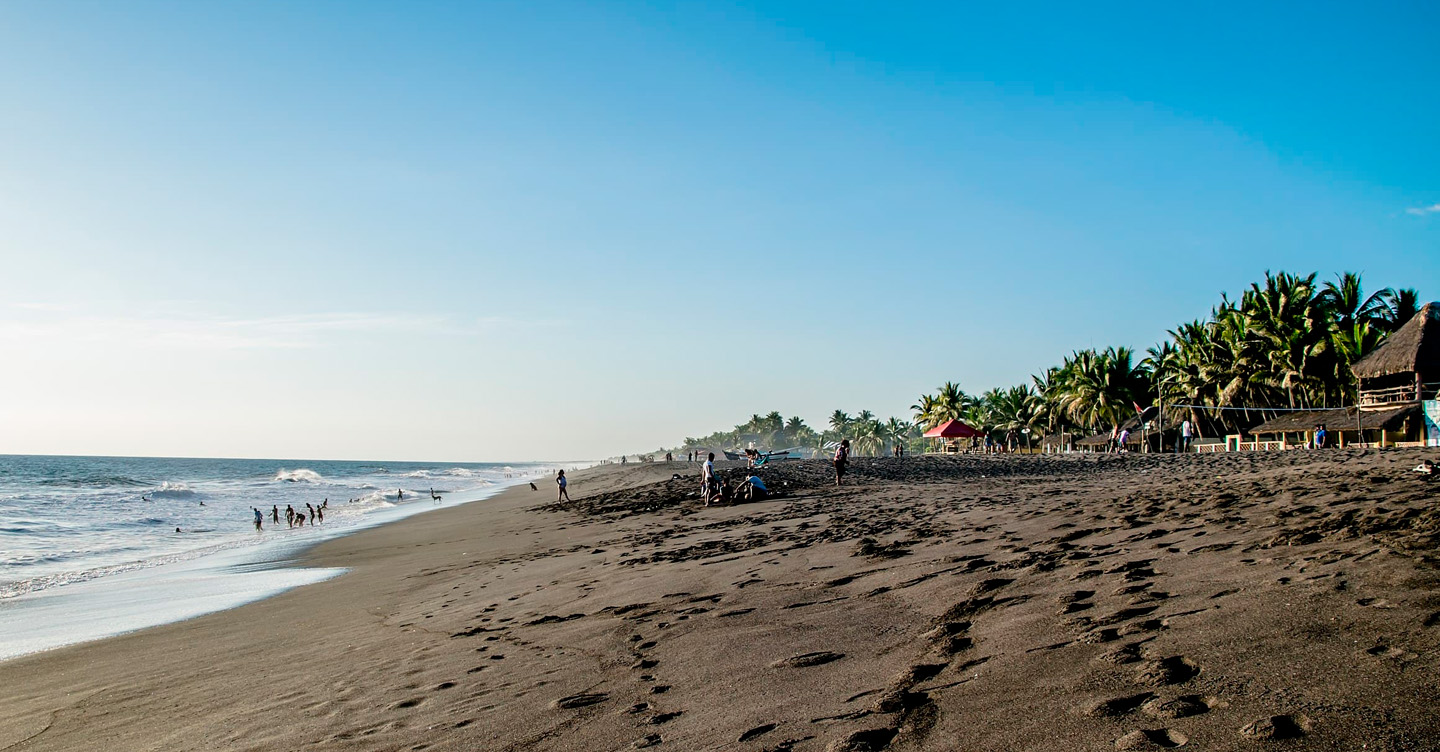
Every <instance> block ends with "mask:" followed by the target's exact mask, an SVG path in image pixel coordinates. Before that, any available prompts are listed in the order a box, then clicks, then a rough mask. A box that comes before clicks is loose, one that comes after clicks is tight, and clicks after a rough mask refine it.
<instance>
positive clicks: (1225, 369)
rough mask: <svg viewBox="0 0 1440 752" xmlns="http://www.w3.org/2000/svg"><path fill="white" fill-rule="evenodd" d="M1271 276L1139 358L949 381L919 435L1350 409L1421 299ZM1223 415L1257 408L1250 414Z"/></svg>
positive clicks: (1223, 423) (922, 412)
mask: <svg viewBox="0 0 1440 752" xmlns="http://www.w3.org/2000/svg"><path fill="white" fill-rule="evenodd" d="M1315 277H1316V275H1315V274H1313V273H1312V274H1309V275H1305V276H1300V275H1295V274H1289V273H1286V272H1279V273H1277V274H1271V273H1269V272H1266V274H1265V280H1264V282H1263V283H1262V282H1256V283H1252V284H1251V285H1250V287H1249V288H1248V289H1246V290H1245V291H1244V292H1243V293H1242V294H1241V295H1240V299H1239V300H1231V299H1230V297H1229V296H1227V295H1224V294H1222V295H1221V297H1220V302H1219V303H1218V304H1217V305H1216V306H1215V307H1214V308H1212V309H1211V311H1210V316H1209V317H1208V318H1206V319H1196V320H1194V321H1190V322H1186V323H1183V324H1181V325H1180V326H1178V327H1176V328H1175V329H1171V330H1170V331H1169V334H1170V337H1169V339H1167V340H1166V341H1164V342H1161V343H1160V344H1158V345H1155V346H1154V347H1151V348H1149V349H1148V350H1147V351H1146V353H1145V355H1144V357H1137V353H1135V352H1134V351H1133V350H1131V349H1130V348H1128V347H1119V346H1113V347H1106V348H1104V349H1089V350H1076V351H1074V352H1072V353H1071V354H1070V355H1069V356H1067V357H1066V358H1065V359H1064V360H1063V361H1062V362H1061V363H1060V364H1059V365H1056V366H1053V367H1051V368H1048V369H1046V370H1045V371H1044V372H1043V373H1039V374H1036V375H1034V376H1031V377H1030V383H1028V384H1020V385H1017V386H1012V387H1010V388H1008V389H992V390H990V391H988V392H985V393H984V394H981V395H978V396H972V395H969V394H966V393H965V392H964V391H963V390H962V389H961V388H960V387H959V385H957V384H955V383H953V382H948V381H947V382H946V383H945V384H943V385H942V386H941V387H940V388H939V389H938V390H937V391H936V393H934V394H925V395H921V396H920V399H919V401H918V402H917V403H916V404H915V405H914V406H913V410H914V411H915V422H916V423H917V424H918V425H920V426H921V427H922V428H927V429H928V428H930V427H932V426H935V425H939V424H940V423H943V422H944V421H946V420H949V419H952V418H954V419H958V420H962V421H965V422H966V423H970V424H971V425H973V426H975V427H977V428H981V429H984V430H990V431H997V430H998V431H1006V430H1010V429H1016V430H1023V429H1030V431H1031V432H1045V433H1052V432H1055V431H1061V430H1068V431H1074V432H1092V433H1099V432H1105V431H1110V430H1111V429H1113V428H1115V427H1117V426H1119V425H1121V424H1122V423H1124V422H1125V421H1126V420H1128V419H1129V418H1131V417H1133V416H1134V415H1135V408H1136V406H1137V405H1143V406H1148V405H1153V404H1157V403H1159V404H1164V405H1192V406H1198V407H1184V408H1180V407H1173V408H1167V409H1166V411H1165V412H1166V421H1167V423H1170V424H1171V425H1174V424H1176V423H1178V422H1179V421H1180V420H1183V419H1187V418H1188V419H1189V420H1191V421H1192V422H1193V423H1194V424H1195V425H1196V426H1197V427H1198V428H1199V429H1200V430H1201V432H1202V434H1203V433H1208V435H1218V434H1221V433H1234V432H1237V431H1240V430H1243V429H1246V428H1250V427H1252V426H1254V425H1255V424H1256V423H1258V422H1259V421H1260V420H1262V419H1264V418H1267V417H1269V416H1268V415H1266V414H1265V411H1264V408H1267V407H1270V408H1274V407H1287V408H1325V407H1342V406H1346V405H1353V404H1355V400H1356V396H1357V394H1356V392H1357V384H1356V382H1355V379H1354V377H1353V376H1352V375H1351V373H1350V366H1351V365H1353V364H1354V363H1355V362H1356V361H1358V360H1360V359H1361V358H1363V357H1365V356H1366V355H1368V354H1369V353H1370V352H1371V351H1373V350H1374V349H1375V348H1377V347H1379V346H1380V345H1381V344H1382V343H1383V342H1384V341H1385V338H1386V337H1388V336H1389V335H1390V334H1391V333H1393V332H1394V331H1395V330H1397V329H1399V328H1400V327H1401V326H1403V325H1404V324H1405V322H1407V321H1409V320H1410V319H1411V318H1413V317H1414V316H1415V314H1416V313H1418V311H1419V308H1420V297H1419V293H1418V292H1416V291H1415V290H1413V289H1401V290H1396V289H1392V288H1388V287H1387V288H1385V289H1382V290H1379V291H1376V292H1374V293H1372V294H1370V295H1365V293H1364V288H1363V286H1362V282H1361V278H1360V275H1359V274H1354V273H1349V272H1347V273H1344V274H1339V275H1337V276H1336V278H1335V280H1334V281H1326V282H1324V283H1317V282H1316V279H1315ZM1226 408H1255V410H1254V411H1253V413H1250V414H1247V412H1246V411H1244V410H1239V411H1237V410H1232V409H1226Z"/></svg>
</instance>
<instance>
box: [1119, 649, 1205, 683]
mask: <svg viewBox="0 0 1440 752" xmlns="http://www.w3.org/2000/svg"><path fill="white" fill-rule="evenodd" d="M1198 673H1200V664H1198V663H1196V662H1195V661H1192V660H1190V659H1189V658H1186V657H1185V656H1183V655H1175V656H1170V657H1169V658H1161V659H1160V660H1157V661H1147V662H1145V663H1144V664H1142V665H1141V666H1140V668H1139V669H1138V670H1136V672H1135V681H1136V682H1137V683H1139V684H1148V685H1150V686H1152V687H1161V686H1165V685H1167V684H1181V683H1184V682H1187V681H1190V679H1192V678H1194V676H1195V675H1196V674H1198Z"/></svg>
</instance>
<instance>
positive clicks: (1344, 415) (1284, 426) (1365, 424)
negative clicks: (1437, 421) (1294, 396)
mask: <svg viewBox="0 0 1440 752" xmlns="http://www.w3.org/2000/svg"><path fill="white" fill-rule="evenodd" d="M1419 413H1420V406H1419V405H1396V406H1392V407H1380V408H1377V409H1373V410H1361V411H1360V420H1359V421H1358V423H1357V421H1356V419H1355V408H1353V407H1344V408H1340V407H1337V408H1334V409H1330V410H1305V411H1302V412H1293V413H1284V414H1282V415H1281V416H1280V417H1278V418H1275V419H1274V420H1267V421H1265V422H1264V423H1261V424H1260V425H1258V426H1256V427H1255V428H1253V429H1251V431H1250V433H1252V434H1254V435H1256V436H1264V435H1269V434H1282V433H1308V432H1309V431H1311V430H1313V429H1314V428H1315V426H1320V425H1323V426H1325V430H1326V431H1329V432H1330V433H1335V432H1337V431H1354V430H1356V428H1357V427H1358V428H1359V429H1360V430H1362V431H1400V430H1404V429H1405V421H1406V419H1407V418H1410V417H1411V416H1413V415H1418V414H1419Z"/></svg>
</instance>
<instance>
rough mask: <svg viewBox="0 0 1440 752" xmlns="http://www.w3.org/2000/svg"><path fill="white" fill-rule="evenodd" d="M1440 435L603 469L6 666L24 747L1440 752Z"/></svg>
mask: <svg viewBox="0 0 1440 752" xmlns="http://www.w3.org/2000/svg"><path fill="white" fill-rule="evenodd" d="M1433 454H1434V453H1433V451H1431V452H1428V453H1425V452H1422V451H1420V450H1413V451H1386V452H1375V451H1369V452H1365V451H1354V452H1352V451H1324V452H1305V451H1290V452H1277V453H1261V454H1223V455H1208V456H1200V455H1192V456H1184V457H1176V456H1158V457H1157V456H1150V455H1143V456H1142V455H1130V456H1111V455H1105V456H1089V457H1081V456H1064V457H1045V456H1034V457H1026V456H1010V457H1006V456H962V457H912V458H901V459H894V458H884V459H875V460H870V459H858V460H856V461H855V462H854V463H853V467H852V475H851V476H850V478H849V479H848V480H850V481H852V482H851V483H849V484H847V485H846V486H844V487H842V488H838V489H837V488H834V487H833V486H831V485H829V483H830V480H829V467H828V465H826V464H825V463H822V462H810V461H806V462H791V463H783V464H781V465H778V466H776V467H774V468H773V469H766V471H765V472H764V473H763V475H764V476H765V478H766V480H767V482H768V483H769V484H770V485H771V486H772V487H778V488H779V489H780V490H782V491H783V492H784V493H785V495H784V496H783V497H782V498H779V499H775V500H769V501H764V502H759V503H752V504H742V505H737V506H732V507H726V508H710V509H702V508H700V507H699V504H698V501H697V500H696V499H694V498H693V497H692V494H691V492H692V491H693V490H694V489H695V487H696V486H697V483H696V481H695V477H696V476H697V474H698V466H696V465H687V464H685V463H674V464H665V463H660V464H655V465H630V466H625V467H619V466H604V467H598V468H593V469H591V470H588V471H582V472H577V473H575V474H574V475H573V479H572V485H571V493H572V495H573V497H574V499H575V501H574V503H573V504H570V505H567V506H565V507H564V508H557V507H554V506H549V504H550V502H552V501H553V493H554V492H553V488H552V487H550V486H548V485H546V486H542V487H541V490H540V491H538V492H533V491H531V490H530V488H529V487H528V486H521V487H519V488H517V489H514V490H511V491H508V492H506V493H504V494H502V495H500V496H497V497H495V498H494V499H491V500H487V501H484V502H479V503H474V504H470V505H465V506H458V507H455V508H450V509H441V510H438V511H435V512H433V513H427V514H424V515H420V516H417V517H414V518H410V519H407V520H404V521H401V522H398V523H394V524H390V525H387V526H384V527H380V528H376V529H372V530H366V531H363V532H360V533H357V534H355V535H352V536H348V537H345V538H341V539H338V540H334V541H330V542H326V543H324V544H322V545H320V546H318V547H316V548H315V549H313V550H312V551H310V552H309V553H308V554H307V555H306V558H305V562H304V563H306V564H309V565H314V566H338V567H347V568H349V570H350V571H349V572H348V573H346V574H344V575H342V576H340V577H338V578H336V579H333V580H330V581H327V582H323V583H320V584H316V585H311V586H307V587H303V588H299V589H296V590H293V591H290V592H287V593H284V594H282V595H280V596H277V597H274V598H271V599H268V600H265V601H261V602H258V603H253V604H250V605H247V606H243V607H241V608H238V609H234V610H231V611H226V612H222V613H216V614H212V615H209V616H205V617H201V618H197V619H193V620H190V621H186V622H183V623H178V624H172V625H168V626H164V627H159V628H155V629H150V630H146V631H142V632H138V633H134V634H129V635H125V636H121V637H117V638H112V639H108V640H103V641H99V642H95V643H90V644H85V645H79V646H73V647H69V648H64V649H60V650H55V651H52V652H48V653H43V654H39V655H34V656H30V657H26V658H21V659H17V660H13V661H9V662H5V663H0V750H78V749H97V750H106V751H107V752H120V751H121V750H179V749H186V750H194V749H227V750H300V749H321V748H323V749H335V750H349V749H354V750H422V749H430V750H476V749H486V750H531V749H534V750H621V749H630V748H644V747H656V748H658V749H676V750H698V749H734V750H797V751H799V750H836V751H838V750H857V751H858V750H880V749H887V750H918V749H936V750H949V749H964V750H1071V749H1074V750H1112V749H1164V748H1173V747H1184V748H1186V749H1206V750H1230V749H1234V750H1244V749H1268V748H1274V749H1292V750H1311V749H1314V750H1321V749H1324V750H1357V749H1366V750H1391V751H1399V750H1434V749H1440V712H1437V710H1436V708H1437V706H1440V703H1437V701H1440V689H1437V683H1436V681H1435V676H1436V669H1437V664H1440V652H1437V647H1440V590H1437V586H1440V577H1437V574H1436V570H1435V564H1436V563H1437V562H1440V558H1437V535H1440V515H1437V512H1436V511H1435V510H1434V501H1435V498H1436V492H1437V489H1440V486H1437V483H1440V481H1436V480H1433V479H1431V478H1427V477H1424V476H1421V475H1419V474H1417V473H1414V472H1411V468H1413V467H1414V466H1415V465H1416V464H1417V463H1418V462H1419V461H1420V460H1421V459H1423V458H1424V457H1426V456H1431V457H1433ZM722 467H723V465H722ZM727 472H738V470H735V469H733V468H732V469H729V470H727ZM675 473H679V474H680V475H681V476H682V478H681V479H680V480H671V476H672V474H675ZM254 576H256V577H265V576H266V573H265V572H257V573H256V574H255V575H254Z"/></svg>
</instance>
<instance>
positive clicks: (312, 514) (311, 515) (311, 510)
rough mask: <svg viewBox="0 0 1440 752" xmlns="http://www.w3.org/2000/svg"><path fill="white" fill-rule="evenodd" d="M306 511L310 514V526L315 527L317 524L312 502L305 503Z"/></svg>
mask: <svg viewBox="0 0 1440 752" xmlns="http://www.w3.org/2000/svg"><path fill="white" fill-rule="evenodd" d="M305 510H306V511H308V512H309V513H310V524H311V525H314V524H315V507H313V506H311V505H310V502H308V501H307V502H305Z"/></svg>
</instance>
